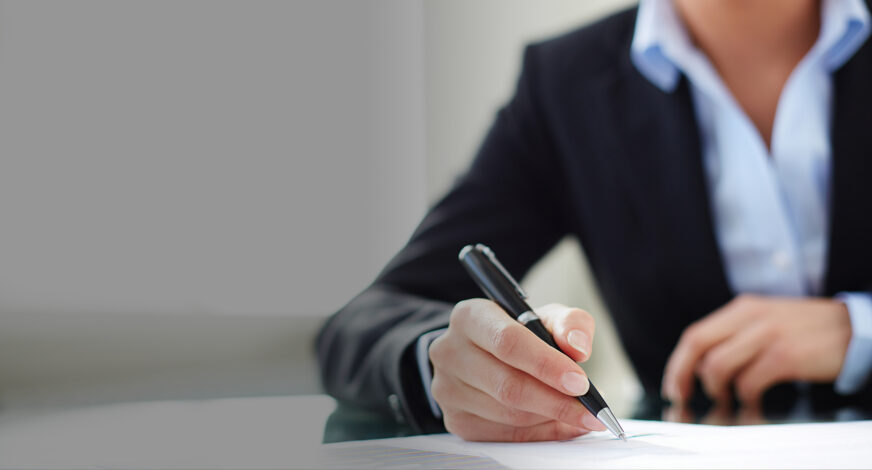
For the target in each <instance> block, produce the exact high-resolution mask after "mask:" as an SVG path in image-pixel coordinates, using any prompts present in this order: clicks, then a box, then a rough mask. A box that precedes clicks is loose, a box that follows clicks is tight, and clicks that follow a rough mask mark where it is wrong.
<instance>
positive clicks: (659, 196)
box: [604, 53, 733, 325]
mask: <svg viewBox="0 0 872 470" xmlns="http://www.w3.org/2000/svg"><path fill="white" fill-rule="evenodd" d="M608 88H609V91H608V93H607V96H608V98H606V99H607V103H610V105H608V106H606V107H605V109H606V110H607V111H606V115H607V116H608V117H607V119H604V122H605V123H608V124H607V125H611V126H613V128H612V131H611V132H613V133H614V135H617V136H620V138H619V139H616V140H615V141H614V144H615V145H617V146H618V147H619V148H618V149H617V150H618V151H617V152H616V153H615V154H616V155H621V156H622V158H620V159H616V160H618V161H619V162H620V164H621V165H623V167H622V168H620V169H619V174H620V179H621V180H622V181H623V183H624V188H622V189H625V190H626V191H627V192H628V194H630V195H631V198H632V204H633V206H634V207H635V210H636V211H637V212H639V213H640V216H641V217H642V218H643V219H647V220H649V223H653V224H654V226H655V227H656V229H655V230H654V233H656V234H657V238H658V240H657V249H658V251H659V261H658V263H659V264H661V268H660V269H659V272H661V273H664V275H665V276H667V278H668V282H666V283H665V286H666V288H667V289H669V290H671V292H669V293H668V296H669V298H671V299H674V300H675V302H677V303H678V304H677V305H675V308H676V311H675V312H672V313H678V314H679V315H680V316H681V318H680V321H681V322H682V323H683V324H685V325H686V324H688V323H690V322H691V321H694V320H696V319H698V318H700V317H702V316H704V315H706V314H708V313H710V312H711V311H713V310H715V309H716V308H718V307H720V306H721V305H723V304H724V303H726V302H727V301H729V300H730V298H731V297H732V295H733V294H732V293H731V291H730V288H729V287H728V283H727V280H726V276H725V274H724V273H725V271H724V264H723V261H722V259H721V254H720V250H719V248H718V244H717V241H716V238H715V231H714V224H713V218H712V215H711V206H710V203H709V190H708V184H707V180H706V175H705V173H704V168H703V162H702V154H701V146H700V139H699V131H698V129H697V124H696V115H695V112H694V109H693V103H692V99H691V94H690V86H689V84H688V82H687V80H686V79H684V78H682V80H681V83H680V84H679V86H678V88H677V89H676V90H675V91H674V92H672V93H665V92H663V91H662V90H660V89H659V88H656V87H655V86H654V85H652V84H651V83H650V82H648V81H647V79H645V78H644V77H643V76H642V75H640V74H639V73H638V72H637V71H636V69H635V67H634V66H633V65H632V63H631V62H630V61H629V53H627V60H626V62H625V64H624V67H623V70H622V73H621V76H620V77H618V79H617V80H614V81H612V82H611V84H610V86H609V87H608Z"/></svg>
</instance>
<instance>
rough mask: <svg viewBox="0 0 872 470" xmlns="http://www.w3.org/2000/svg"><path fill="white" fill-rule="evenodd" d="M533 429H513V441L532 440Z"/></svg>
mask: <svg viewBox="0 0 872 470" xmlns="http://www.w3.org/2000/svg"><path fill="white" fill-rule="evenodd" d="M530 437H531V431H530V428H525V427H516V428H514V429H512V436H511V441H512V442H527V441H529V440H530Z"/></svg>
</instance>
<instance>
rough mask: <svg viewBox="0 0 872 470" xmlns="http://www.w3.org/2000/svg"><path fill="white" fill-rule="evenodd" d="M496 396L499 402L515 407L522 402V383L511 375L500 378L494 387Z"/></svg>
mask: <svg viewBox="0 0 872 470" xmlns="http://www.w3.org/2000/svg"><path fill="white" fill-rule="evenodd" d="M496 398H497V400H499V401H500V402H501V403H503V404H505V405H508V406H510V407H515V406H517V405H520V404H522V403H523V399H524V389H523V385H522V384H521V383H520V382H519V381H518V380H515V378H514V377H513V376H511V375H508V376H506V377H504V378H503V379H502V380H500V382H499V384H498V385H497V389H496Z"/></svg>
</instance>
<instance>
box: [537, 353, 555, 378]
mask: <svg viewBox="0 0 872 470" xmlns="http://www.w3.org/2000/svg"><path fill="white" fill-rule="evenodd" d="M558 367H559V366H557V364H555V361H554V359H553V358H552V357H551V355H550V354H547V355H545V354H543V355H542V356H539V357H537V358H536V359H535V363H534V366H533V374H534V376H535V377H537V378H539V379H543V380H544V379H547V380H546V381H547V382H556V380H551V379H552V378H553V377H556V376H557V375H558V374H559V372H558V370H557V369H558Z"/></svg>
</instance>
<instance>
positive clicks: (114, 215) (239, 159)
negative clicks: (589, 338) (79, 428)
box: [0, 0, 638, 413]
mask: <svg viewBox="0 0 872 470" xmlns="http://www.w3.org/2000/svg"><path fill="white" fill-rule="evenodd" d="M632 3H633V2H631V1H627V0H585V1H583V2H579V1H575V0H538V1H535V2H533V1H521V0H475V1H470V0H438V1H436V0H427V1H425V0H368V1H351V0H349V1H336V0H296V1H271V2H270V1H245V2H242V1H236V2H230V1H205V0H183V1H168V0H167V1H148V2H146V1H129V2H115V1H109V0H101V1H92V0H83V1H77V2H47V1H3V2H0V227H2V228H0V239H2V243H0V406H2V407H11V408H15V407H33V406H37V407H38V406H45V405H83V404H96V403H111V402H120V401H137V400H160V399H185V398H217V397H237V396H265V395H287V394H316V393H319V392H320V385H319V383H318V376H317V368H316V364H315V358H314V352H313V342H314V336H315V334H316V333H317V331H318V328H319V327H320V325H321V324H322V323H323V322H324V321H325V319H326V318H327V317H328V316H329V315H330V314H331V313H333V312H334V311H335V310H337V309H338V308H340V307H341V306H342V305H343V304H344V303H345V302H346V301H348V300H349V299H350V298H351V297H352V296H353V295H355V294H356V293H357V292H359V291H360V290H361V289H363V288H364V287H365V286H366V285H367V284H368V283H369V282H370V281H371V280H372V279H373V277H374V276H375V275H376V274H377V272H378V271H379V270H380V269H381V267H382V266H383V265H384V264H385V263H386V262H387V260H388V259H389V258H390V257H391V255H392V254H394V253H395V252H396V251H397V250H398V249H399V248H400V247H401V246H402V245H403V243H404V242H405V240H406V239H407V238H408V236H409V235H410V234H411V232H412V230H413V229H414V227H415V225H416V224H417V222H418V221H419V220H420V218H421V217H422V216H423V214H424V212H425V211H426V209H427V208H428V207H429V205H430V204H432V203H433V202H434V201H435V200H436V199H437V198H438V197H439V196H440V195H441V194H443V193H444V192H445V191H446V190H447V189H448V188H449V187H450V185H451V183H452V181H453V179H454V178H455V177H456V176H458V175H459V174H460V173H461V172H462V171H463V170H464V168H465V167H466V166H467V165H468V164H469V161H470V159H471V158H472V156H473V155H474V153H475V150H476V148H477V146H478V144H479V142H480V140H481V138H482V137H483V135H484V132H485V131H486V129H487V128H488V126H489V125H490V122H491V120H492V119H493V116H494V113H495V112H496V110H497V109H498V108H499V106H500V105H501V104H502V103H504V102H505V101H506V100H507V99H508V98H509V97H510V95H511V93H512V90H513V87H514V83H515V79H516V77H517V73H518V68H519V62H520V58H521V52H522V48H523V45H524V44H526V43H528V42H531V41H535V40H539V39H543V38H546V37H549V36H553V35H555V34H559V33H561V32H563V31H566V30H568V29H572V28H574V27H577V26H580V25H582V24H585V23H588V22H590V21H594V20H596V19H597V18H600V17H602V16H603V15H606V14H608V13H610V12H613V11H615V10H618V9H622V8H625V7H627V6H629V5H630V4H632ZM524 283H525V285H526V286H527V288H528V289H529V291H530V293H531V296H532V297H533V302H532V303H533V304H534V305H537V304H543V303H548V302H562V303H566V304H569V305H576V306H581V307H583V308H586V309H587V310H589V311H590V312H591V313H593V314H594V316H595V317H596V319H597V321H598V331H597V337H596V341H595V344H594V353H593V357H592V360H591V363H590V366H588V367H587V369H588V371H589V372H590V373H591V375H592V376H594V377H596V381H597V385H598V387H599V388H600V390H601V391H602V392H603V394H604V395H606V396H609V397H610V403H611V404H612V408H615V409H616V411H618V412H619V413H621V412H623V411H628V410H629V406H630V403H632V400H633V399H634V398H635V396H636V394H637V393H638V385H637V384H636V381H635V377H634V375H633V371H632V369H631V368H630V367H629V366H628V364H627V362H626V359H625V358H624V356H623V352H622V351H621V350H620V346H619V345H618V344H617V342H616V341H615V336H614V332H613V331H612V329H611V327H610V325H609V323H608V313H607V311H606V309H605V308H604V307H603V305H602V303H601V302H600V299H599V297H598V295H597V292H596V289H595V286H594V285H593V284H592V283H591V282H590V279H589V274H588V270H587V267H586V265H585V263H584V261H583V255H582V252H581V250H580V249H579V247H578V245H577V243H575V242H574V241H573V240H565V241H563V242H562V243H561V244H560V245H559V246H558V247H557V248H556V249H555V250H554V251H553V252H552V253H550V254H549V256H548V257H547V258H546V259H545V260H544V261H543V262H542V263H540V264H539V265H538V266H537V267H536V268H535V269H534V271H533V272H532V273H531V274H530V275H529V276H528V277H527V279H525V280H524ZM606 358H607V360H606Z"/></svg>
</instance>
